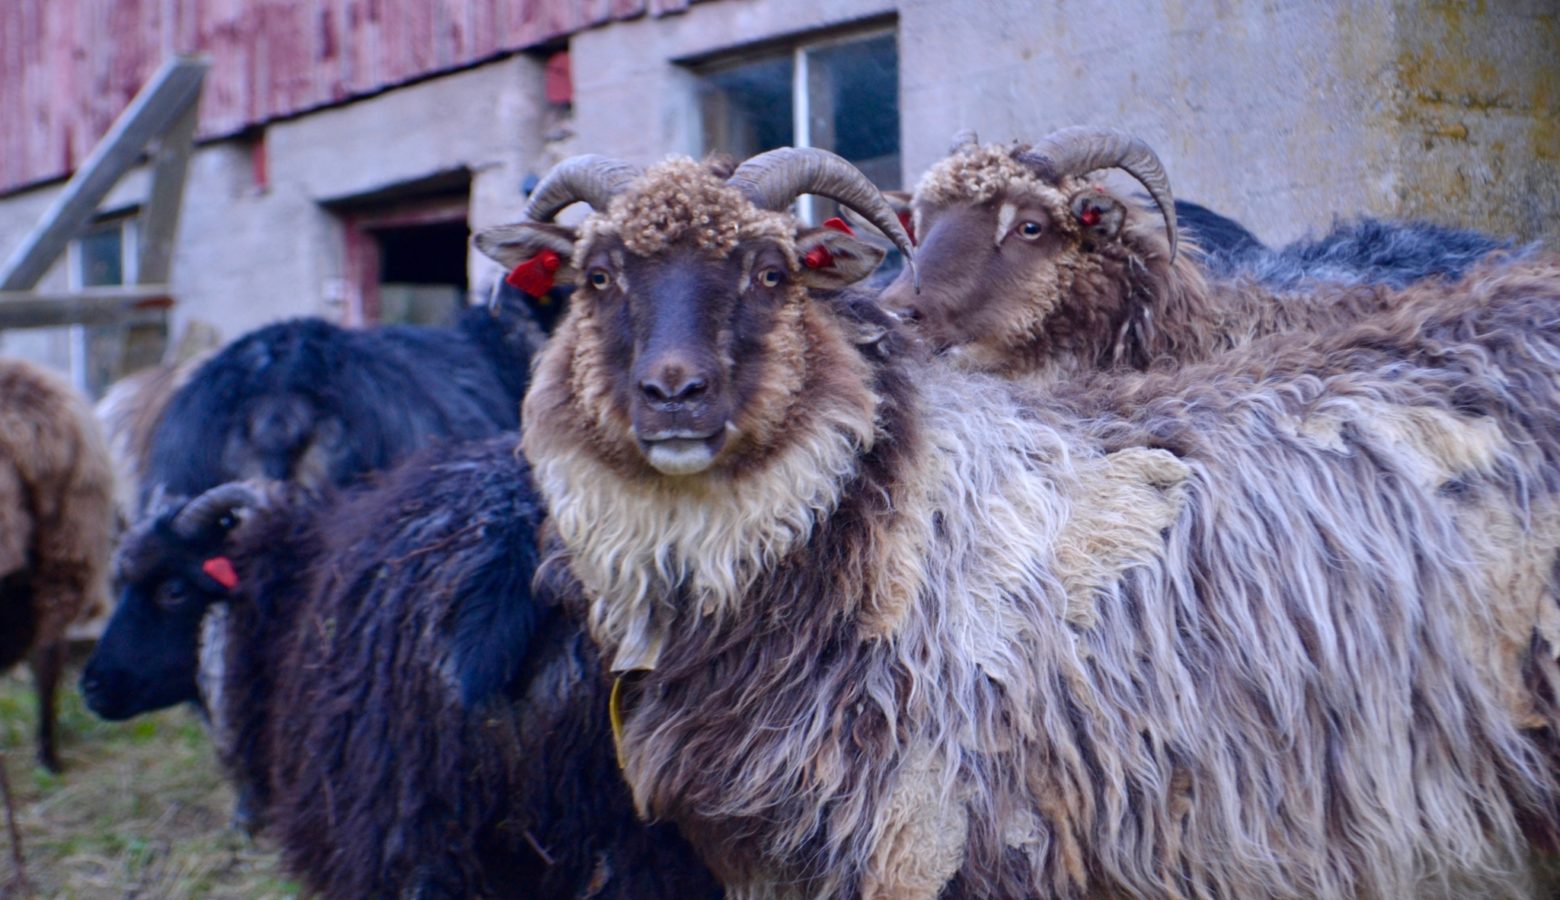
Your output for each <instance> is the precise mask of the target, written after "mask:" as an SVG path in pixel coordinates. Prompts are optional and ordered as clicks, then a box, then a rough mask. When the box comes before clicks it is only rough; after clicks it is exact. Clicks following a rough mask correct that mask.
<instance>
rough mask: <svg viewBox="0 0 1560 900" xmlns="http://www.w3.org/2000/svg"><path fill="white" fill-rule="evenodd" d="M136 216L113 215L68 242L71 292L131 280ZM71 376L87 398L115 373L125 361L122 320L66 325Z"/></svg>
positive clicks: (104, 386)
mask: <svg viewBox="0 0 1560 900" xmlns="http://www.w3.org/2000/svg"><path fill="white" fill-rule="evenodd" d="M137 234H138V233H137V231H136V219H135V216H134V215H116V216H115V217H113V218H105V219H102V220H100V221H98V222H96V223H94V224H93V225H91V226H90V227H89V228H88V229H87V231H86V232H85V233H83V234H82V235H81V237H79V238H76V239H75V240H74V241H72V242H71V244H70V250H69V267H68V271H69V276H68V277H69V284H70V288H71V290H73V291H79V290H82V289H84V288H97V287H114V286H117V285H124V284H132V283H134V282H135V275H136V273H135V269H136V261H137V256H136V254H137V244H136V237H137ZM69 330H70V341H69V346H70V373H71V380H72V381H74V382H75V383H76V385H77V387H79V388H81V389H82V390H83V391H85V392H86V393H87V395H88V396H90V397H99V396H102V394H103V391H105V390H107V388H108V386H109V385H110V384H112V383H113V381H114V379H115V378H117V377H118V376H119V374H120V370H121V367H122V366H123V364H124V362H125V341H126V335H127V333H128V328H127V326H126V325H71V326H70V327H69Z"/></svg>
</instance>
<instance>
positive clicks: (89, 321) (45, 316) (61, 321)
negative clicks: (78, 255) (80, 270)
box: [0, 284, 173, 331]
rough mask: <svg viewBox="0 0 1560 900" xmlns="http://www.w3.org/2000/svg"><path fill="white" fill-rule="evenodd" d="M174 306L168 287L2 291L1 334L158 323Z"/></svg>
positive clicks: (139, 286) (135, 286) (144, 286)
mask: <svg viewBox="0 0 1560 900" xmlns="http://www.w3.org/2000/svg"><path fill="white" fill-rule="evenodd" d="M172 306H173V296H172V294H171V293H170V292H169V290H168V286H167V285H166V284H146V285H127V286H115V287H101V288H88V289H87V290H84V291H79V292H76V293H66V292H59V293H53V292H37V291H0V331H4V330H16V329H24V328H58V327H60V326H62V325H133V324H139V323H142V322H156V321H160V320H161V319H162V317H163V316H165V315H167V312H168V309H169V308H170V307H172Z"/></svg>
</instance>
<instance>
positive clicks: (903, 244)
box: [726, 147, 921, 292]
mask: <svg viewBox="0 0 1560 900" xmlns="http://www.w3.org/2000/svg"><path fill="white" fill-rule="evenodd" d="M726 183H727V184H729V185H731V186H732V187H734V188H736V189H737V190H739V191H741V192H742V195H743V196H744V197H747V198H748V199H749V200H751V201H753V205H754V206H757V207H758V208H760V209H769V210H776V211H778V210H782V209H785V208H786V207H788V206H790V205H791V201H793V200H795V199H796V198H797V197H800V196H801V195H803V194H817V195H818V196H820V197H828V198H829V199H830V200H837V201H839V202H840V203H841V204H843V205H845V206H848V207H850V208H851V209H853V210H855V211H856V212H857V213H859V214H860V215H861V217H862V218H864V219H866V220H867V221H868V222H871V223H872V224H873V225H876V226H877V228H878V230H879V231H881V232H883V233H884V234H886V235H888V237H889V240H892V241H893V242H894V246H896V247H898V248H899V252H900V253H902V254H904V257H905V263H906V265H908V266H910V275H911V277H912V278H913V279H914V281H915V289H916V291H917V292H919V291H920V290H921V275H920V273H919V272H917V271H916V269H915V246H914V245H913V244H912V243H911V242H910V235H908V234H905V229H904V226H902V225H900V224H899V216H898V215H897V214H896V213H895V212H894V208H893V207H892V206H889V205H888V201H887V200H884V199H883V193H882V192H881V191H879V190H878V189H877V185H875V184H873V183H872V182H871V181H870V180H869V179H868V178H867V176H865V175H863V174H862V173H861V170H860V169H858V168H856V167H855V166H853V165H851V164H850V163H848V162H846V161H845V160H844V159H843V158H841V157H839V156H836V155H835V154H833V153H830V152H829V151H827V150H820V149H818V148H817V147H781V148H779V149H777V150H770V151H768V152H767V153H760V154H759V155H757V156H755V157H753V158H752V159H750V160H748V161H747V162H745V163H743V164H742V165H740V166H738V167H737V170H736V171H735V172H733V173H731V177H730V178H728V179H726Z"/></svg>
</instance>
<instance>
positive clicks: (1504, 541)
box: [478, 150, 1560, 898]
mask: <svg viewBox="0 0 1560 900" xmlns="http://www.w3.org/2000/svg"><path fill="white" fill-rule="evenodd" d="M804 192H812V193H818V194H822V195H824V196H829V197H833V198H835V199H839V200H841V201H842V202H844V203H846V204H847V205H850V206H852V207H855V208H856V209H857V210H858V211H859V212H861V213H863V214H864V215H866V216H867V217H868V218H871V219H872V220H873V221H875V222H878V223H879V227H881V228H883V230H884V231H885V233H888V234H891V235H894V236H895V238H896V240H897V241H898V242H899V243H900V246H901V248H902V249H904V250H905V251H906V253H907V255H908V252H909V247H908V240H907V238H906V236H905V235H904V234H903V232H902V231H901V230H900V229H899V227H898V223H897V221H895V220H894V217H893V212H892V210H891V209H889V208H887V207H886V205H884V204H883V203H882V202H881V200H880V199H879V198H877V197H876V192H875V191H874V190H873V189H872V188H871V186H870V184H869V183H868V182H867V181H866V180H865V178H864V176H861V175H860V173H858V172H856V171H855V170H854V169H853V168H851V167H850V166H849V164H847V163H845V162H844V161H843V160H839V159H838V158H835V157H832V156H830V155H827V154H824V153H822V152H819V151H798V150H783V151H775V152H773V153H771V154H765V155H763V156H760V157H757V158H755V159H752V160H749V161H747V162H746V163H744V164H742V165H741V166H740V167H738V168H737V169H736V171H735V172H734V173H731V174H730V175H729V177H727V173H726V172H724V171H719V170H716V169H714V168H711V167H707V166H701V165H700V164H697V163H694V162H692V161H690V160H671V161H668V162H665V163H662V164H660V165H658V166H656V167H654V168H652V169H650V170H649V171H647V172H643V173H640V172H638V171H637V170H634V169H632V168H630V167H628V166H626V165H624V164H619V163H612V162H610V161H605V160H600V159H576V160H572V161H569V162H566V163H564V164H562V165H560V167H559V168H558V169H555V170H554V172H553V173H551V174H550V175H549V176H548V178H547V179H546V180H545V181H544V183H543V185H542V186H541V187H539V188H538V190H537V195H538V196H537V197H533V200H532V204H531V207H530V210H529V215H530V219H531V220H530V221H526V222H521V223H517V224H515V225H510V226H504V227H503V228H500V229H495V230H493V231H490V232H488V233H486V234H484V235H481V236H479V238H478V244H479V246H480V247H482V248H483V249H484V250H486V251H487V252H489V254H490V255H493V256H494V257H495V258H497V259H499V260H500V261H501V262H504V263H506V264H509V265H513V264H515V263H516V262H519V261H523V260H525V259H528V258H531V257H532V256H533V255H534V254H537V253H540V252H542V251H543V250H548V251H551V252H553V253H557V254H559V256H560V257H561V263H562V265H561V271H565V272H568V273H570V274H571V275H573V276H574V277H575V279H576V280H577V283H578V284H579V290H578V292H577V293H576V294H575V295H574V297H573V300H572V304H573V305H572V306H571V309H570V311H569V313H568V315H567V317H566V318H565V319H564V321H563V323H562V325H561V326H560V329H559V331H558V332H557V333H556V334H555V336H554V338H553V340H552V342H551V343H550V344H549V346H548V347H547V348H546V349H545V350H544V351H543V353H542V355H541V356H540V358H539V360H538V365H537V368H536V371H535V373H534V375H533V383H532V387H531V389H530V392H529V394H528V396H527V398H526V403H525V409H524V417H525V420H526V422H527V428H526V431H525V434H524V437H523V441H522V446H523V448H524V450H525V453H526V455H527V457H528V458H529V459H530V461H531V463H532V466H533V469H534V473H535V477H536V479H537V484H538V486H539V488H540V490H541V492H542V494H543V495H544V496H545V498H546V500H547V505H548V508H549V514H550V516H551V517H552V518H551V523H552V526H551V527H553V528H555V529H556V534H557V540H556V542H555V543H554V544H553V545H552V546H551V547H550V549H549V556H548V559H547V560H546V561H545V562H544V563H543V567H544V571H558V570H561V571H564V572H567V573H569V574H570V575H571V576H572V577H574V578H577V580H578V582H579V585H580V590H581V591H582V592H583V595H584V596H585V597H586V598H588V608H587V613H586V618H587V622H588V624H589V627H590V630H591V633H592V635H593V636H594V637H595V638H596V639H597V641H598V642H600V643H601V644H602V647H603V652H604V654H605V658H606V659H607V660H609V663H610V665H611V666H612V668H613V669H614V671H616V672H617V673H618V674H619V681H618V684H617V688H616V690H617V691H618V692H619V694H620V711H621V715H622V728H621V741H620V752H621V754H622V756H623V760H624V766H625V768H624V773H625V776H626V778H627V780H628V783H629V785H630V786H631V788H632V791H633V796H634V799H635V802H636V803H637V804H638V806H639V808H640V809H641V810H642V811H643V812H644V813H646V814H647V815H650V816H652V817H656V818H663V819H669V820H671V821H673V822H676V823H677V824H679V825H680V826H681V828H682V829H683V831H684V833H686V834H687V835H689V837H690V838H691V839H692V840H693V842H694V844H695V846H696V847H697V848H698V849H699V851H700V853H701V854H702V855H703V857H704V858H705V859H706V861H708V862H709V863H710V864H711V866H712V868H713V869H714V870H715V872H716V874H717V875H718V876H719V877H720V878H721V879H722V880H723V882H724V883H725V884H726V885H727V888H728V891H729V892H730V893H731V894H732V895H733V896H739V897H780V896H839V897H843V896H858V895H859V896H866V897H939V896H942V897H1022V896H1040V895H1043V896H1056V897H1080V898H1081V897H1088V896H1136V897H1146V896H1172V897H1174V896H1222V897H1245V896H1267V897H1295V898H1298V897H1403V896H1414V895H1422V894H1425V893H1436V892H1441V893H1444V894H1448V895H1456V894H1458V892H1462V893H1463V895H1469V894H1480V893H1481V892H1482V894H1483V895H1511V894H1521V893H1522V892H1524V891H1525V890H1527V889H1528V887H1529V883H1528V881H1527V878H1528V871H1527V868H1526V866H1525V862H1526V858H1527V854H1528V852H1529V849H1530V847H1531V846H1533V845H1535V844H1537V845H1544V844H1546V843H1552V842H1553V840H1554V838H1555V836H1556V835H1557V834H1560V831H1557V827H1560V818H1557V815H1560V783H1557V779H1556V770H1555V767H1554V763H1555V760H1556V759H1557V758H1560V756H1557V751H1560V744H1557V742H1556V735H1557V734H1560V731H1557V727H1560V704H1557V703H1556V697H1557V696H1560V694H1557V692H1556V686H1557V679H1560V664H1557V661H1556V652H1557V649H1560V610H1557V608H1556V602H1557V600H1560V597H1557V589H1556V586H1555V583H1554V581H1555V573H1556V565H1557V550H1560V496H1557V494H1560V425H1557V423H1560V267H1557V266H1556V265H1554V264H1552V263H1535V264H1533V265H1531V266H1528V267H1525V268H1522V267H1507V268H1497V269H1491V270H1485V271H1483V272H1481V273H1479V274H1476V275H1474V276H1472V277H1470V278H1469V279H1468V280H1466V281H1464V282H1463V283H1461V284H1459V285H1457V286H1452V285H1448V284H1446V283H1444V282H1440V281H1431V282H1424V283H1421V284H1419V285H1416V286H1414V287H1411V288H1409V289H1407V296H1406V297H1405V298H1404V299H1405V302H1403V303H1402V304H1397V305H1394V307H1393V309H1391V310H1390V311H1388V312H1387V313H1386V314H1384V315H1381V316H1378V317H1374V318H1373V319H1371V320H1370V321H1369V322H1365V323H1361V324H1359V325H1356V326H1352V327H1350V328H1346V329H1340V330H1336V331H1333V332H1331V333H1329V334H1325V335H1324V334H1301V335H1299V336H1295V337H1290V338H1286V339H1284V340H1271V341H1267V342H1265V343H1264V342H1260V341H1259V342H1257V343H1255V344H1253V345H1251V346H1250V347H1249V348H1247V349H1243V350H1242V349H1236V350H1233V351H1231V352H1229V353H1226V354H1223V355H1221V356H1220V357H1219V358H1218V359H1216V360H1212V361H1208V362H1204V363H1194V364H1190V365H1186V366H1183V367H1181V368H1179V369H1176V370H1172V371H1155V372H1149V373H1144V374H1133V373H1110V374H1109V375H1106V374H1093V375H1090V374H1087V373H1085V374H1084V375H1082V376H1080V377H1079V378H1077V379H1074V380H1070V381H1065V382H1058V383H1057V384H1056V385H1055V386H1054V387H1053V388H1052V389H1051V390H1049V391H1044V390H1041V389H1040V386H1039V385H1037V384H1036V383H1034V382H1029V381H1004V380H997V379H993V378H991V377H989V376H987V375H984V374H981V373H978V372H969V371H966V370H962V369H958V368H955V367H950V366H948V365H947V364H946V361H945V360H943V359H940V358H935V357H928V356H926V355H924V354H923V353H922V352H921V350H920V349H918V345H917V343H916V342H914V341H913V340H911V339H909V338H908V337H907V335H906V333H905V332H904V330H903V329H902V327H901V326H900V324H899V323H898V322H897V321H896V320H895V319H894V318H893V317H892V316H890V315H888V314H887V313H885V312H883V311H882V310H881V309H880V308H879V307H877V306H876V305H875V303H874V302H873V298H871V297H870V296H864V295H860V294H855V293H853V292H852V291H850V290H849V289H848V288H846V287H845V285H847V284H848V283H851V282H854V281H856V280H858V279H859V278H860V277H861V276H863V275H864V274H865V271H866V270H869V269H870V266H866V267H863V266H861V265H858V264H857V262H858V261H859V260H860V259H861V256H862V251H861V250H860V248H859V247H858V244H859V242H856V241H855V239H853V238H851V237H849V236H846V235H841V234H840V233H839V232H835V231H831V230H829V229H812V228H805V227H801V226H799V225H798V223H797V222H796V221H795V220H794V219H793V218H791V217H790V216H789V215H788V214H786V213H784V212H781V210H784V209H785V208H786V207H787V206H788V205H789V203H790V202H791V200H792V199H793V198H794V197H795V196H797V195H798V194H800V193H804ZM538 198H540V199H538ZM575 200H584V201H586V202H589V203H590V204H591V206H592V207H594V209H595V212H594V213H593V214H591V215H590V216H589V217H587V218H586V219H585V220H584V222H583V223H582V224H581V225H580V227H579V229H578V230H573V229H568V228H564V227H562V226H559V225H556V224H553V223H551V222H550V221H549V220H550V218H551V216H552V215H553V214H554V213H556V212H557V211H558V210H559V209H561V208H562V207H564V206H566V205H568V204H569V203H571V202H573V201H575ZM1057 212H1061V211H1060V210H1058V211H1057ZM819 248H822V251H823V252H820V249H819ZM1160 261H1161V263H1163V262H1165V259H1163V258H1162V259H1161V260H1160ZM1336 290H1337V294H1336V295H1335V297H1334V299H1337V300H1339V301H1344V302H1348V301H1350V300H1352V299H1355V297H1354V295H1353V294H1352V293H1351V291H1352V290H1353V289H1351V288H1348V287H1346V286H1338V287H1337V288H1336Z"/></svg>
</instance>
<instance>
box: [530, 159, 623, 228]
mask: <svg viewBox="0 0 1560 900" xmlns="http://www.w3.org/2000/svg"><path fill="white" fill-rule="evenodd" d="M637 177H639V168H638V167H637V166H631V165H629V164H628V163H626V162H622V161H620V160H616V159H612V158H610V157H606V156H600V155H597V154H595V153H587V154H585V155H583V156H571V157H569V158H568V159H566V160H564V161H563V162H561V163H559V164H557V165H556V166H553V167H552V171H551V172H548V173H547V176H546V177H545V178H543V179H542V180H541V182H540V183H538V184H537V185H536V189H535V190H533V191H531V199H530V200H528V201H526V204H525V217H526V218H527V219H530V220H531V221H533V222H547V221H550V220H551V219H552V217H553V216H556V215H557V214H558V213H559V212H560V211H561V210H562V209H563V208H564V207H565V206H568V205H569V204H571V203H574V202H576V201H580V202H584V203H589V204H590V205H591V206H593V207H595V208H596V209H606V208H607V204H608V203H610V202H612V197H613V195H615V194H617V193H618V192H619V191H621V190H623V187H624V186H625V185H627V184H628V183H629V182H630V181H633V180H634V179H635V178H637Z"/></svg>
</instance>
